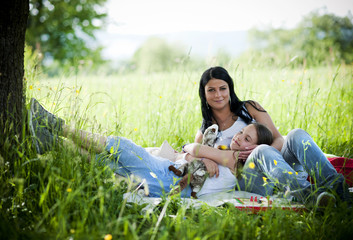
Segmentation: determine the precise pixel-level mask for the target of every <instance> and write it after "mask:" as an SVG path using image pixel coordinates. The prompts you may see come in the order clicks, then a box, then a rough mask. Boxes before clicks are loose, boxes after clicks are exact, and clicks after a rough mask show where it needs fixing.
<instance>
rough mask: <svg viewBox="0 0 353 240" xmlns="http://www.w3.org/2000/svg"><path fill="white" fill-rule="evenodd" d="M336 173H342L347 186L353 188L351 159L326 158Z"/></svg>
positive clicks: (352, 160) (352, 164)
mask: <svg viewBox="0 0 353 240" xmlns="http://www.w3.org/2000/svg"><path fill="white" fill-rule="evenodd" d="M327 159H328V160H329V161H330V163H331V164H332V165H333V166H334V168H335V169H336V171H337V172H338V173H342V175H343V176H344V178H345V179H346V182H347V184H348V186H350V187H353V159H350V158H344V157H332V158H327Z"/></svg>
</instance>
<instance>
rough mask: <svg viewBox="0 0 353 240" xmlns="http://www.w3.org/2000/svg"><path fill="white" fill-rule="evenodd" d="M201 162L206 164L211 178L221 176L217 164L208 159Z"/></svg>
mask: <svg viewBox="0 0 353 240" xmlns="http://www.w3.org/2000/svg"><path fill="white" fill-rule="evenodd" d="M201 161H203V163H204V164H205V166H206V168H207V172H208V173H209V177H213V176H214V175H216V177H218V176H219V168H218V164H217V163H215V162H214V161H212V160H210V159H206V158H203V159H202V160H201Z"/></svg>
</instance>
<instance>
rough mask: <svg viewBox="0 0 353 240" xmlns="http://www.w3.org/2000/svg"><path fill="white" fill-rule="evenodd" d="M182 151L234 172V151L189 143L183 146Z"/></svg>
mask: <svg viewBox="0 0 353 240" xmlns="http://www.w3.org/2000/svg"><path fill="white" fill-rule="evenodd" d="M183 150H184V151H185V152H187V153H190V154H191V155H192V156H195V157H200V158H208V159H210V160H213V161H214V162H216V163H218V164H220V165H222V166H225V167H228V168H229V169H230V170H232V171H234V167H235V162H236V161H235V156H234V151H232V150H225V151H223V150H219V149H217V148H213V147H209V146H206V145H202V144H199V143H191V144H188V145H185V146H184V148H183Z"/></svg>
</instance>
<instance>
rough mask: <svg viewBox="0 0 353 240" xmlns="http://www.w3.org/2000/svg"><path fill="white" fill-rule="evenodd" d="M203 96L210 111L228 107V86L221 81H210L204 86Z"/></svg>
mask: <svg viewBox="0 0 353 240" xmlns="http://www.w3.org/2000/svg"><path fill="white" fill-rule="evenodd" d="M205 96H206V101H207V103H208V105H209V106H210V107H211V108H212V109H215V110H217V109H222V108H224V107H226V106H229V86H228V83H227V82H225V81H223V80H221V79H215V78H213V79H211V80H209V81H208V83H207V84H206V86H205Z"/></svg>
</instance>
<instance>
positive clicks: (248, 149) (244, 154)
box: [238, 145, 258, 162]
mask: <svg viewBox="0 0 353 240" xmlns="http://www.w3.org/2000/svg"><path fill="white" fill-rule="evenodd" d="M257 146H258V145H252V146H249V147H246V148H245V150H243V151H240V153H239V156H238V159H239V160H241V161H243V162H245V161H246V159H247V158H248V157H249V155H250V153H252V151H253V150H254V149H255V148H256V147H257Z"/></svg>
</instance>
